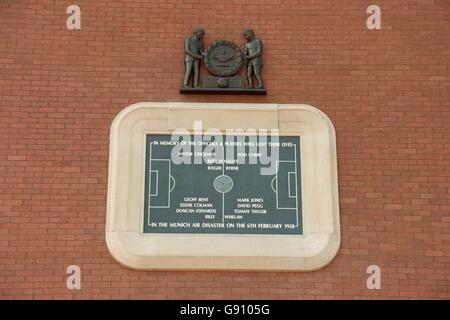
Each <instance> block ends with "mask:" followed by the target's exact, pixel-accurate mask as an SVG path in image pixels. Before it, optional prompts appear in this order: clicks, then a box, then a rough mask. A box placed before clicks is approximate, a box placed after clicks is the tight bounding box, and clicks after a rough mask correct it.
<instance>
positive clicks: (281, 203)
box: [143, 134, 303, 235]
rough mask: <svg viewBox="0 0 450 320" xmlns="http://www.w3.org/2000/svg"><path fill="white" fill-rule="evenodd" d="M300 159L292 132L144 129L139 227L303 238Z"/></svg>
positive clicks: (153, 230) (149, 230)
mask: <svg viewBox="0 0 450 320" xmlns="http://www.w3.org/2000/svg"><path fill="white" fill-rule="evenodd" d="M300 156H301V155H300V137H298V136H279V137H277V139H274V138H271V136H264V137H262V136H257V135H256V136H252V135H227V136H225V137H220V136H218V137H217V136H211V135H209V136H208V135H190V136H189V135H188V136H184V137H172V136H171V135H157V134H147V136H146V152H145V188H144V189H145V191H144V226H143V231H144V233H191V234H192V233H197V234H271V235H272V234H273V235H301V234H302V233H303V228H302V201H301V200H302V197H301V194H302V193H301V178H300V177H301V171H300V170H301V169H300V163H301V161H300ZM269 168H272V169H273V170H269ZM264 170H265V171H264Z"/></svg>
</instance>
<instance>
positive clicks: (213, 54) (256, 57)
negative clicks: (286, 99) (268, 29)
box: [180, 28, 266, 95]
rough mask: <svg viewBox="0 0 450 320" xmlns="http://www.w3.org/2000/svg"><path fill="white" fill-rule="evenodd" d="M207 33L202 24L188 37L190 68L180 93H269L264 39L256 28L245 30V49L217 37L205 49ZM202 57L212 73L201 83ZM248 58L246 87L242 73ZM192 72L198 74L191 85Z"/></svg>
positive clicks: (187, 58) (186, 62) (188, 62)
mask: <svg viewBox="0 0 450 320" xmlns="http://www.w3.org/2000/svg"><path fill="white" fill-rule="evenodd" d="M204 34H205V31H204V30H203V29H201V28H199V29H196V30H194V32H193V34H192V36H191V37H189V38H188V39H186V40H185V44H184V51H185V54H186V56H185V65H186V72H185V75H184V80H183V87H182V88H181V89H180V93H234V94H263V95H265V94H266V90H265V89H264V83H263V80H262V77H261V69H262V65H263V64H262V52H263V43H262V41H261V40H260V39H258V38H256V37H255V33H254V32H253V30H251V29H246V30H244V32H243V36H244V38H245V39H246V41H247V43H246V44H245V47H244V51H242V49H241V48H239V46H237V45H236V44H235V43H233V42H231V41H228V40H217V41H213V42H212V43H211V44H210V45H209V46H208V48H207V50H206V51H203V42H202V39H203V36H204ZM202 60H203V63H204V65H205V67H206V69H207V71H208V72H209V75H207V76H205V77H204V78H203V79H202V86H201V87H200V86H199V71H200V63H201V61H202ZM245 61H246V62H247V81H248V87H247V88H245V87H244V85H243V81H242V77H241V76H240V75H239V74H238V73H239V71H240V70H241V67H242V65H243V64H244V62H245ZM192 71H194V72H192ZM192 73H194V75H193V81H192V82H193V87H192V88H191V87H190V86H189V80H190V78H191V76H192ZM253 77H255V78H256V80H257V81H258V85H257V86H256V88H255V87H254V85H253Z"/></svg>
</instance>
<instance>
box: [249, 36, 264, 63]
mask: <svg viewBox="0 0 450 320" xmlns="http://www.w3.org/2000/svg"><path fill="white" fill-rule="evenodd" d="M262 51H263V44H262V42H261V40H258V41H256V52H255V53H254V54H252V55H248V56H247V59H249V60H251V59H253V58H256V57H260V56H262Z"/></svg>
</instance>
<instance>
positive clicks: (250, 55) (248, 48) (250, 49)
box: [243, 29, 264, 89]
mask: <svg viewBox="0 0 450 320" xmlns="http://www.w3.org/2000/svg"><path fill="white" fill-rule="evenodd" d="M243 36H244V38H245V40H247V43H246V44H245V49H244V60H247V81H248V88H249V89H253V74H254V75H255V77H256V79H257V80H258V86H257V87H256V88H257V89H263V88H264V83H263V80H262V77H261V69H262V66H263V63H262V52H263V43H262V41H261V40H260V39H258V38H256V36H255V33H254V32H253V30H252V29H246V30H244V32H243Z"/></svg>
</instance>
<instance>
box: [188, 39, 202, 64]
mask: <svg viewBox="0 0 450 320" xmlns="http://www.w3.org/2000/svg"><path fill="white" fill-rule="evenodd" d="M184 52H185V53H186V54H187V55H189V56H191V57H192V58H194V59H201V58H202V56H201V55H199V54H196V53H194V52H192V51H191V50H190V49H189V39H186V41H185V42H184Z"/></svg>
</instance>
